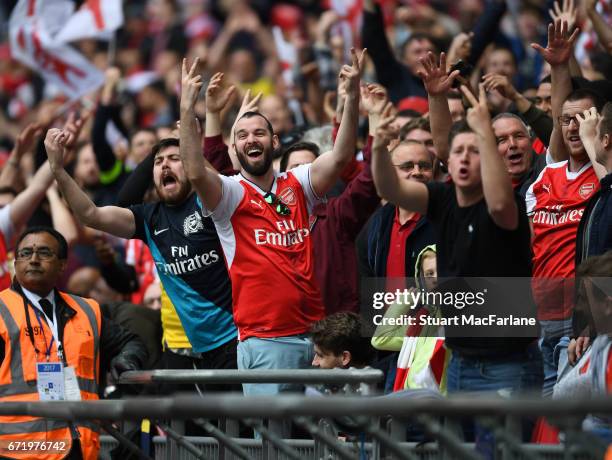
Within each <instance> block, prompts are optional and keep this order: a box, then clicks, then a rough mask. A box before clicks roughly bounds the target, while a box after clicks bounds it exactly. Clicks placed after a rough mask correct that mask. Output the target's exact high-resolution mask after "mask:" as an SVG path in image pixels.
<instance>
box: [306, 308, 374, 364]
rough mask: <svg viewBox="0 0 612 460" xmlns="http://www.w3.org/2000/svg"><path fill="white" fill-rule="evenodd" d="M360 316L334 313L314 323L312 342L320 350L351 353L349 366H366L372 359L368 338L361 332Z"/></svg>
mask: <svg viewBox="0 0 612 460" xmlns="http://www.w3.org/2000/svg"><path fill="white" fill-rule="evenodd" d="M361 326H362V324H361V318H360V317H359V316H358V315H356V314H355V313H352V312H340V313H334V314H333V315H330V316H328V317H327V318H324V319H322V320H320V321H317V322H316V323H314V324H313V325H312V327H311V329H310V336H311V339H312V342H313V343H314V344H315V345H316V346H317V347H319V348H320V349H321V350H323V351H325V352H327V353H333V354H334V355H335V356H338V355H341V354H342V352H343V351H348V352H350V353H351V362H350V365H351V366H367V365H368V364H370V361H371V359H372V352H373V350H372V347H371V345H370V340H369V339H368V338H367V337H365V336H363V335H362V333H361Z"/></svg>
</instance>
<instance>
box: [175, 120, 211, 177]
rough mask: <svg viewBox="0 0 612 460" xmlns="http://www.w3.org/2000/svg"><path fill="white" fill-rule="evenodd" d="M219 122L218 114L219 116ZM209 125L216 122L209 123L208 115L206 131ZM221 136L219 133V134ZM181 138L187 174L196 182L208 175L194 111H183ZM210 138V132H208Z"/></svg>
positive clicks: (181, 152) (181, 150)
mask: <svg viewBox="0 0 612 460" xmlns="http://www.w3.org/2000/svg"><path fill="white" fill-rule="evenodd" d="M217 120H218V114H217ZM209 123H211V124H214V121H213V122H211V121H209V117H208V114H207V116H206V129H207V130H208V125H209ZM217 134H219V133H217ZM179 136H180V148H179V150H180V154H181V160H182V161H183V167H184V169H185V174H186V175H187V177H188V178H189V180H195V179H199V178H201V177H202V175H204V176H205V175H206V165H205V163H204V157H203V156H202V147H201V143H200V139H199V136H198V130H197V126H196V121H195V115H194V113H193V110H181V128H180V130H179ZM206 136H208V131H206Z"/></svg>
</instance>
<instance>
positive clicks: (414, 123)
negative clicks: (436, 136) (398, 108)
mask: <svg viewBox="0 0 612 460" xmlns="http://www.w3.org/2000/svg"><path fill="white" fill-rule="evenodd" d="M415 129H422V130H423V131H427V132H430V133H431V125H430V124H429V120H428V119H427V118H425V117H418V118H413V119H412V120H410V121H409V122H407V123H406V124H405V125H404V126H402V127H401V128H400V132H399V138H400V139H404V137H406V136H407V135H408V133H409V132H410V131H413V130H415Z"/></svg>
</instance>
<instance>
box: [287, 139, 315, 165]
mask: <svg viewBox="0 0 612 460" xmlns="http://www.w3.org/2000/svg"><path fill="white" fill-rule="evenodd" d="M298 150H308V151H309V152H312V153H313V155H314V156H315V157H318V156H319V155H320V154H321V150H320V149H319V146H318V145H317V144H315V143H314V142H306V141H300V142H296V143H295V144H291V145H290V146H289V147H287V148H286V149H284V150H283V154H282V156H281V161H280V170H281V172H285V171H287V165H288V164H289V157H291V154H292V153H293V152H297V151H298Z"/></svg>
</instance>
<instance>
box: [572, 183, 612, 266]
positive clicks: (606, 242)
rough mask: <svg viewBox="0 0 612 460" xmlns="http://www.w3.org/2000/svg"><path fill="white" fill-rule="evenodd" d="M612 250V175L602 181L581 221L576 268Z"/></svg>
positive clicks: (577, 242) (577, 240)
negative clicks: (590, 258) (587, 260)
mask: <svg viewBox="0 0 612 460" xmlns="http://www.w3.org/2000/svg"><path fill="white" fill-rule="evenodd" d="M610 249H612V173H609V174H608V175H607V176H605V177H604V178H603V179H601V188H600V189H599V191H598V192H597V193H596V194H595V195H593V197H592V198H591V199H590V200H589V202H588V203H587V206H586V208H585V210H584V213H583V214H582V218H581V219H580V225H579V226H578V233H577V234H576V267H578V265H580V264H581V263H582V262H583V261H584V260H585V259H587V258H589V257H591V256H599V255H602V254H604V253H605V252H607V251H609V250H610Z"/></svg>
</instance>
